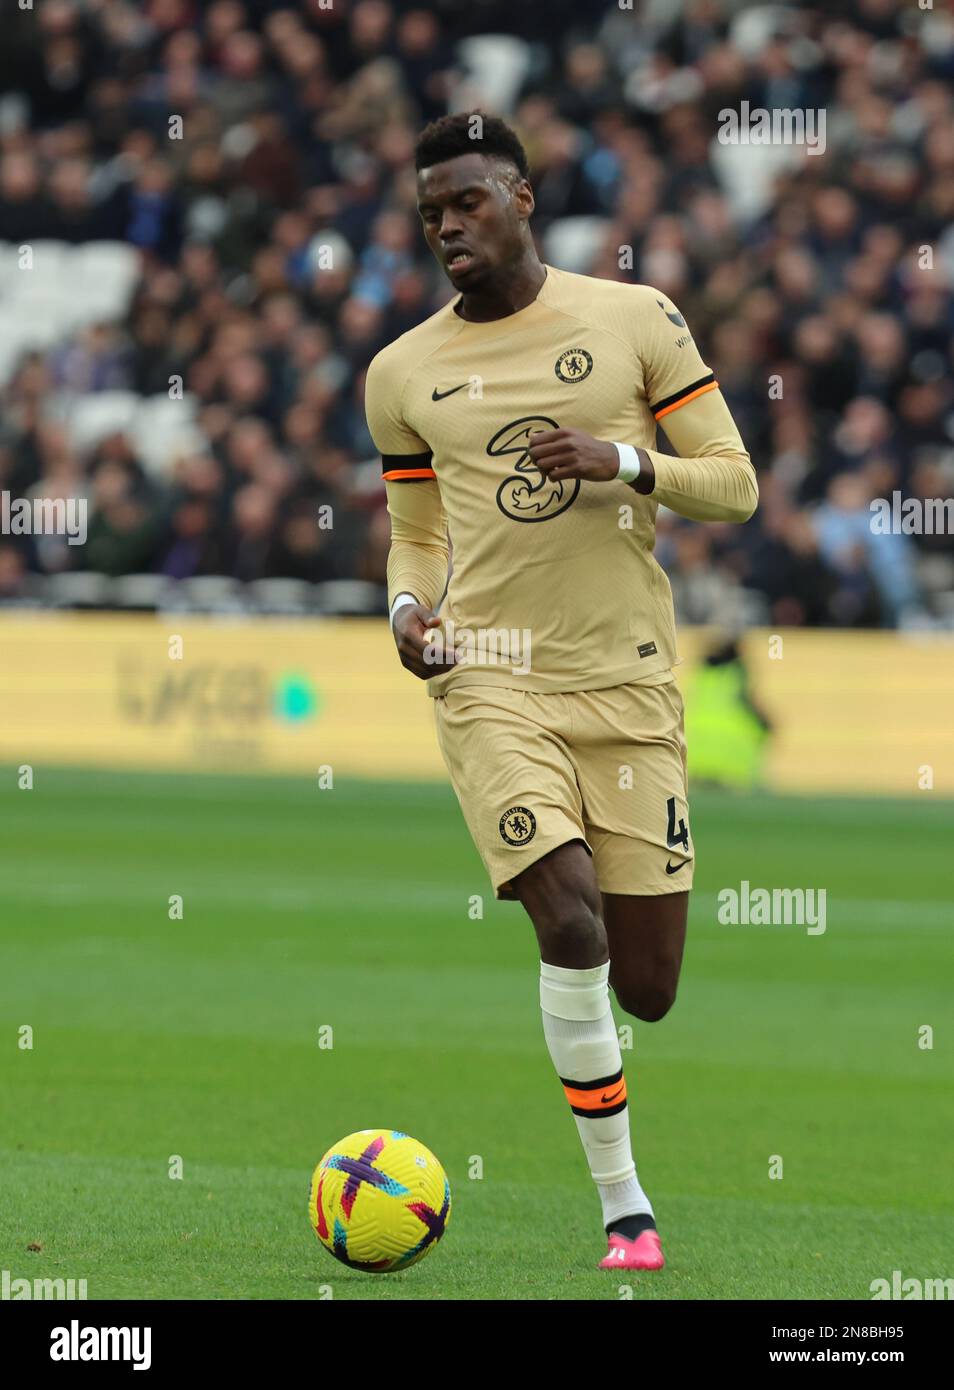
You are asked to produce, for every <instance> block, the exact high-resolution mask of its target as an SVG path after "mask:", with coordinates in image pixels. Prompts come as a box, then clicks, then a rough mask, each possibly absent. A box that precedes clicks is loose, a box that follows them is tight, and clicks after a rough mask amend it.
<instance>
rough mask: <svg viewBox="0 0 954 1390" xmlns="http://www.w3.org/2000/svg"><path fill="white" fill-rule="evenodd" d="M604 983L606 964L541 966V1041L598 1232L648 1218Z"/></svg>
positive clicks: (650, 1212) (607, 973)
mask: <svg viewBox="0 0 954 1390" xmlns="http://www.w3.org/2000/svg"><path fill="white" fill-rule="evenodd" d="M608 981H609V962H607V963H606V964H604V965H596V966H593V967H592V968H591V969H589V970H567V969H566V968H565V967H563V966H561V965H548V964H547V963H546V961H541V962H540V1007H541V1009H542V1010H543V1033H544V1037H545V1038H546V1040H547V1047H548V1048H549V1050H550V1056H551V1058H552V1059H553V1065H554V1066H555V1067H556V1070H557V1075H558V1076H559V1078H560V1080H561V1082H562V1083H563V1089H564V1091H565V1092H566V1096H567V1100H568V1101H569V1102H570V1106H571V1108H572V1110H573V1118H574V1119H575V1120H576V1127H577V1130H578V1132H579V1135H580V1139H581V1140H582V1143H583V1149H584V1152H585V1153H586V1159H587V1162H588V1164H589V1167H590V1174H591V1176H592V1178H593V1181H594V1182H595V1183H596V1189H597V1191H598V1193H599V1196H600V1204H601V1205H602V1208H603V1225H604V1226H607V1225H609V1223H610V1222H611V1221H613V1220H616V1219H617V1218H618V1217H621V1216H636V1215H640V1214H643V1213H644V1214H646V1215H647V1216H652V1214H653V1209H652V1204H651V1203H650V1200H649V1198H648V1197H647V1196H646V1194H645V1192H644V1191H643V1189H642V1188H641V1187H640V1185H639V1179H638V1178H637V1176H636V1165H635V1163H634V1162H633V1153H632V1148H631V1145H630V1138H629V1106H628V1105H627V1102H626V1081H625V1078H624V1077H623V1059H622V1055H621V1053H620V1050H619V1038H618V1037H617V1034H616V1024H615V1023H614V1021H613V1011H612V1009H611V1008H610V1001H609V984H608ZM607 1102H608V1103H607Z"/></svg>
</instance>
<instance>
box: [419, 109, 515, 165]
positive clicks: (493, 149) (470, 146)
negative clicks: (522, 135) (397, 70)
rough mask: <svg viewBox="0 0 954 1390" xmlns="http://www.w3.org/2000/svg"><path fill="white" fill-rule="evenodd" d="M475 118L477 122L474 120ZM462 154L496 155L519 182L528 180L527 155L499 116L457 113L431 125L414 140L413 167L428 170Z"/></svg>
mask: <svg viewBox="0 0 954 1390" xmlns="http://www.w3.org/2000/svg"><path fill="white" fill-rule="evenodd" d="M475 116H478V117H479V118H480V119H479V121H475V120H474V117H475ZM477 132H479V133H477ZM462 154H486V155H496V156H497V157H498V158H500V159H507V160H509V161H510V163H511V164H513V165H515V166H516V169H517V172H518V173H519V174H520V177H521V178H524V179H527V178H529V177H530V166H529V164H528V163H527V153H526V150H525V149H524V148H523V146H522V145H521V143H520V140H519V139H518V137H517V135H516V134H515V132H514V131H512V130H511V129H510V127H509V126H508V125H507V123H506V121H502V120H501V119H500V117H499V116H488V115H486V114H485V113H484V112H483V111H460V112H458V113H457V114H456V115H454V116H441V118H440V119H439V120H437V121H431V123H430V125H427V126H425V127H424V129H423V130H422V131H421V133H420V135H419V136H418V137H417V144H416V145H415V147H414V167H415V169H427V168H429V167H430V165H432V164H442V163H443V162H444V160H445V159H456V158H457V157H458V156H459V155H462Z"/></svg>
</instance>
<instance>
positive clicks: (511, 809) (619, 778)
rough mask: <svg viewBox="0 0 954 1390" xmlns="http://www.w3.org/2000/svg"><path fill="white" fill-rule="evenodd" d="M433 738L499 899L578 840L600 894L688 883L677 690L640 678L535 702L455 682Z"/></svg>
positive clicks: (439, 708) (689, 849) (531, 696)
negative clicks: (590, 858)
mask: <svg viewBox="0 0 954 1390" xmlns="http://www.w3.org/2000/svg"><path fill="white" fill-rule="evenodd" d="M434 713H435V719H436V722H437V736H438V740H439V743H440V747H441V752H442V754H443V756H444V761H445V763H446V764H447V770H448V772H449V773H450V778H451V781H452V783H453V785H454V790H455V792H456V793H457V798H458V800H459V801H460V805H461V810H462V811H463V813H464V819H465V820H466V822H467V826H468V828H469V830H470V833H471V835H472V837H473V840H474V844H475V845H476V846H477V850H478V853H479V854H480V857H481V859H482V860H483V861H484V865H485V867H486V869H487V872H488V874H489V875H490V878H491V881H492V883H493V885H494V891H495V892H496V895H497V897H498V898H514V897H515V896H516V895H515V894H514V891H513V886H512V880H513V879H514V878H515V877H516V876H517V875H518V874H519V873H522V872H523V870H524V869H526V868H528V867H529V866H530V865H531V864H533V863H534V862H535V861H536V860H537V859H541V858H542V857H543V855H545V854H549V853H550V851H551V850H554V849H556V848H558V846H560V845H563V844H566V843H568V842H569V841H570V840H582V841H583V842H584V844H585V845H586V846H587V848H588V849H589V851H590V853H591V855H592V856H593V864H594V867H595V869H596V877H597V881H598V883H599V886H600V890H601V892H604V893H626V894H659V893H679V892H682V891H683V890H684V889H687V888H689V887H690V886H691V884H692V871H693V859H694V854H693V845H692V841H691V839H690V836H689V808H688V801H687V786H686V744H685V738H684V735H683V705H682V696H681V694H680V693H679V687H678V686H677V684H676V682H675V680H674V679H672V678H670V679H669V680H667V681H666V682H665V683H664V684H646V683H643V682H636V683H633V684H630V685H617V686H613V687H611V688H610V689H607V690H583V691H574V692H570V693H567V694H546V695H542V694H537V693H535V692H533V691H526V690H509V689H506V688H504V687H497V686H490V685H484V686H478V685H472V686H467V687H464V686H460V687H457V686H451V688H450V689H449V690H448V691H447V693H446V694H444V695H440V696H437V697H436V698H435V699H434Z"/></svg>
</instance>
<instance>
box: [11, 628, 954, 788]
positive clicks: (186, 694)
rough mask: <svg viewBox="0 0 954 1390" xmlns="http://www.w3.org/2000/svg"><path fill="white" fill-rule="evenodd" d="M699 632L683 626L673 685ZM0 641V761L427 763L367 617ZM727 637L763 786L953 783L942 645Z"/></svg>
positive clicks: (419, 712) (844, 636) (832, 637)
mask: <svg viewBox="0 0 954 1390" xmlns="http://www.w3.org/2000/svg"><path fill="white" fill-rule="evenodd" d="M779 637H780V638H781V641H780V642H779ZM710 640H711V639H710V638H709V637H708V635H707V634H706V633H705V632H704V631H700V630H686V629H683V630H682V632H681V634H680V646H681V650H682V653H683V657H684V664H683V665H682V666H681V667H680V668H679V671H678V674H679V676H680V680H683V679H684V677H685V675H686V674H689V675H690V676H691V672H692V669H693V664H694V662H696V661H697V660H698V659H699V656H700V654H701V653H703V652H704V651H705V649H706V647H707V645H708V644H709V642H710ZM0 642H2V652H3V661H2V666H0V761H2V762H4V763H6V764H14V765H20V764H24V763H29V764H31V765H33V766H34V767H36V766H38V765H39V766H42V765H43V764H47V765H49V764H60V765H68V766H96V767H116V768H119V767H129V768H132V767H138V768H165V769H176V768H178V769H183V770H186V769H188V770H192V771H199V770H204V771H239V772H254V771H261V772H270V773H282V772H285V773H294V774H297V775H301V776H317V775H318V773H319V771H320V769H322V768H326V767H331V768H332V769H333V771H334V773H335V775H336V776H337V775H339V774H340V775H344V776H348V775H352V776H353V775H359V776H363V777H381V778H389V777H399V778H435V777H443V776H444V768H443V763H442V761H441V758H440V754H439V752H438V749H437V744H436V739H435V734H434V724H433V714H432V708H431V704H432V702H431V701H430V700H429V699H428V697H427V694H426V691H425V689H424V686H423V684H422V683H421V682H419V681H418V680H416V679H415V678H414V677H412V676H410V675H409V674H408V673H407V672H405V671H404V670H403V669H402V667H401V666H400V664H399V663H398V660H397V657H396V654H395V652H394V647H393V644H392V642H391V639H390V636H389V634H388V629H387V624H386V623H385V622H384V621H379V620H371V619H364V620H363V619H318V620H310V621H299V620H294V621H293V620H284V619H278V618H262V619H254V620H253V619H240V620H232V619H228V620H225V619H212V618H196V617H188V618H186V617H177V616H175V615H164V616H152V615H123V614H115V615H100V614H97V615H92V614H81V613H77V614H67V615H63V614H52V613H51V614H46V613H35V612H29V613H27V612H19V611H11V612H9V613H5V614H3V615H2V616H0ZM741 646H742V651H743V655H744V659H745V665H746V669H747V672H748V676H749V680H750V685H751V689H752V693H753V695H754V697H755V698H756V699H757V701H758V702H759V704H760V705H761V706H762V707H764V709H765V711H766V713H767V714H768V715H769V717H770V719H771V720H772V723H773V735H772V738H771V739H770V741H769V743H768V746H767V750H766V756H765V762H764V781H765V783H766V785H768V786H770V787H772V788H774V789H776V790H779V791H854V792H893V793H914V792H916V791H917V790H918V789H919V786H920V787H923V786H924V785H925V777H926V776H929V778H930V779H931V780H932V781H933V785H934V788H935V790H936V792H937V793H938V794H939V795H951V794H954V720H952V718H951V710H952V705H954V701H952V694H954V641H951V640H949V639H941V638H937V637H934V638H929V637H923V638H921V637H909V636H899V635H896V634H892V633H880V632H879V633H855V632H805V631H799V630H792V631H789V632H785V633H783V634H772V633H769V632H766V631H752V632H750V633H748V634H747V635H746V637H745V638H744V639H743V641H742V643H741ZM691 688H692V686H691V680H690V681H689V683H688V685H687V689H688V691H689V692H690V694H689V698H691ZM925 769H929V770H930V771H929V773H928V774H926V773H925V771H924V770H925Z"/></svg>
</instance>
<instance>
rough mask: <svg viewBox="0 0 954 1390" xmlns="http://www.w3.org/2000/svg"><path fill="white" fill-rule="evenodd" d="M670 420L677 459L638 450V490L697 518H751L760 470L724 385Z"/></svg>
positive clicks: (691, 402) (666, 426)
mask: <svg viewBox="0 0 954 1390" xmlns="http://www.w3.org/2000/svg"><path fill="white" fill-rule="evenodd" d="M656 418H657V420H658V419H660V416H658V415H657V417H656ZM664 419H665V423H664V425H663V428H664V429H665V431H666V434H667V435H668V436H669V441H670V443H671V444H672V447H673V448H674V449H675V451H676V457H673V456H672V455H670V454H661V453H659V452H658V450H656V449H637V450H636V454H637V459H638V463H639V472H638V473H637V475H636V478H635V479H634V480H632V485H633V487H634V488H635V490H636V491H637V492H640V493H643V494H644V495H645V496H652V497H654V498H655V499H656V501H657V502H661V503H662V504H663V506H665V507H669V508H670V510H671V511H674V512H678V513H679V514H680V515H681V516H687V517H690V518H691V519H692V520H693V521H748V519H749V517H750V516H751V515H752V513H753V512H754V511H755V508H756V507H757V505H758V500H759V490H758V484H757V483H756V480H755V469H754V468H753V467H752V460H751V459H750V458H749V455H748V453H747V452H746V449H745V445H744V444H743V443H742V440H741V437H740V436H739V431H738V430H737V429H736V425H735V421H734V420H733V419H732V415H731V413H730V411H729V407H728V406H727V405H726V403H725V400H724V398H723V396H722V392H721V391H720V390H719V389H718V386H716V387H715V389H714V390H712V391H708V392H706V393H705V394H704V395H701V396H697V397H695V399H693V400H689V401H687V402H686V403H685V404H684V405H679V406H678V407H677V408H676V409H675V410H674V411H673V412H672V413H671V414H668V415H665V416H664Z"/></svg>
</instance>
